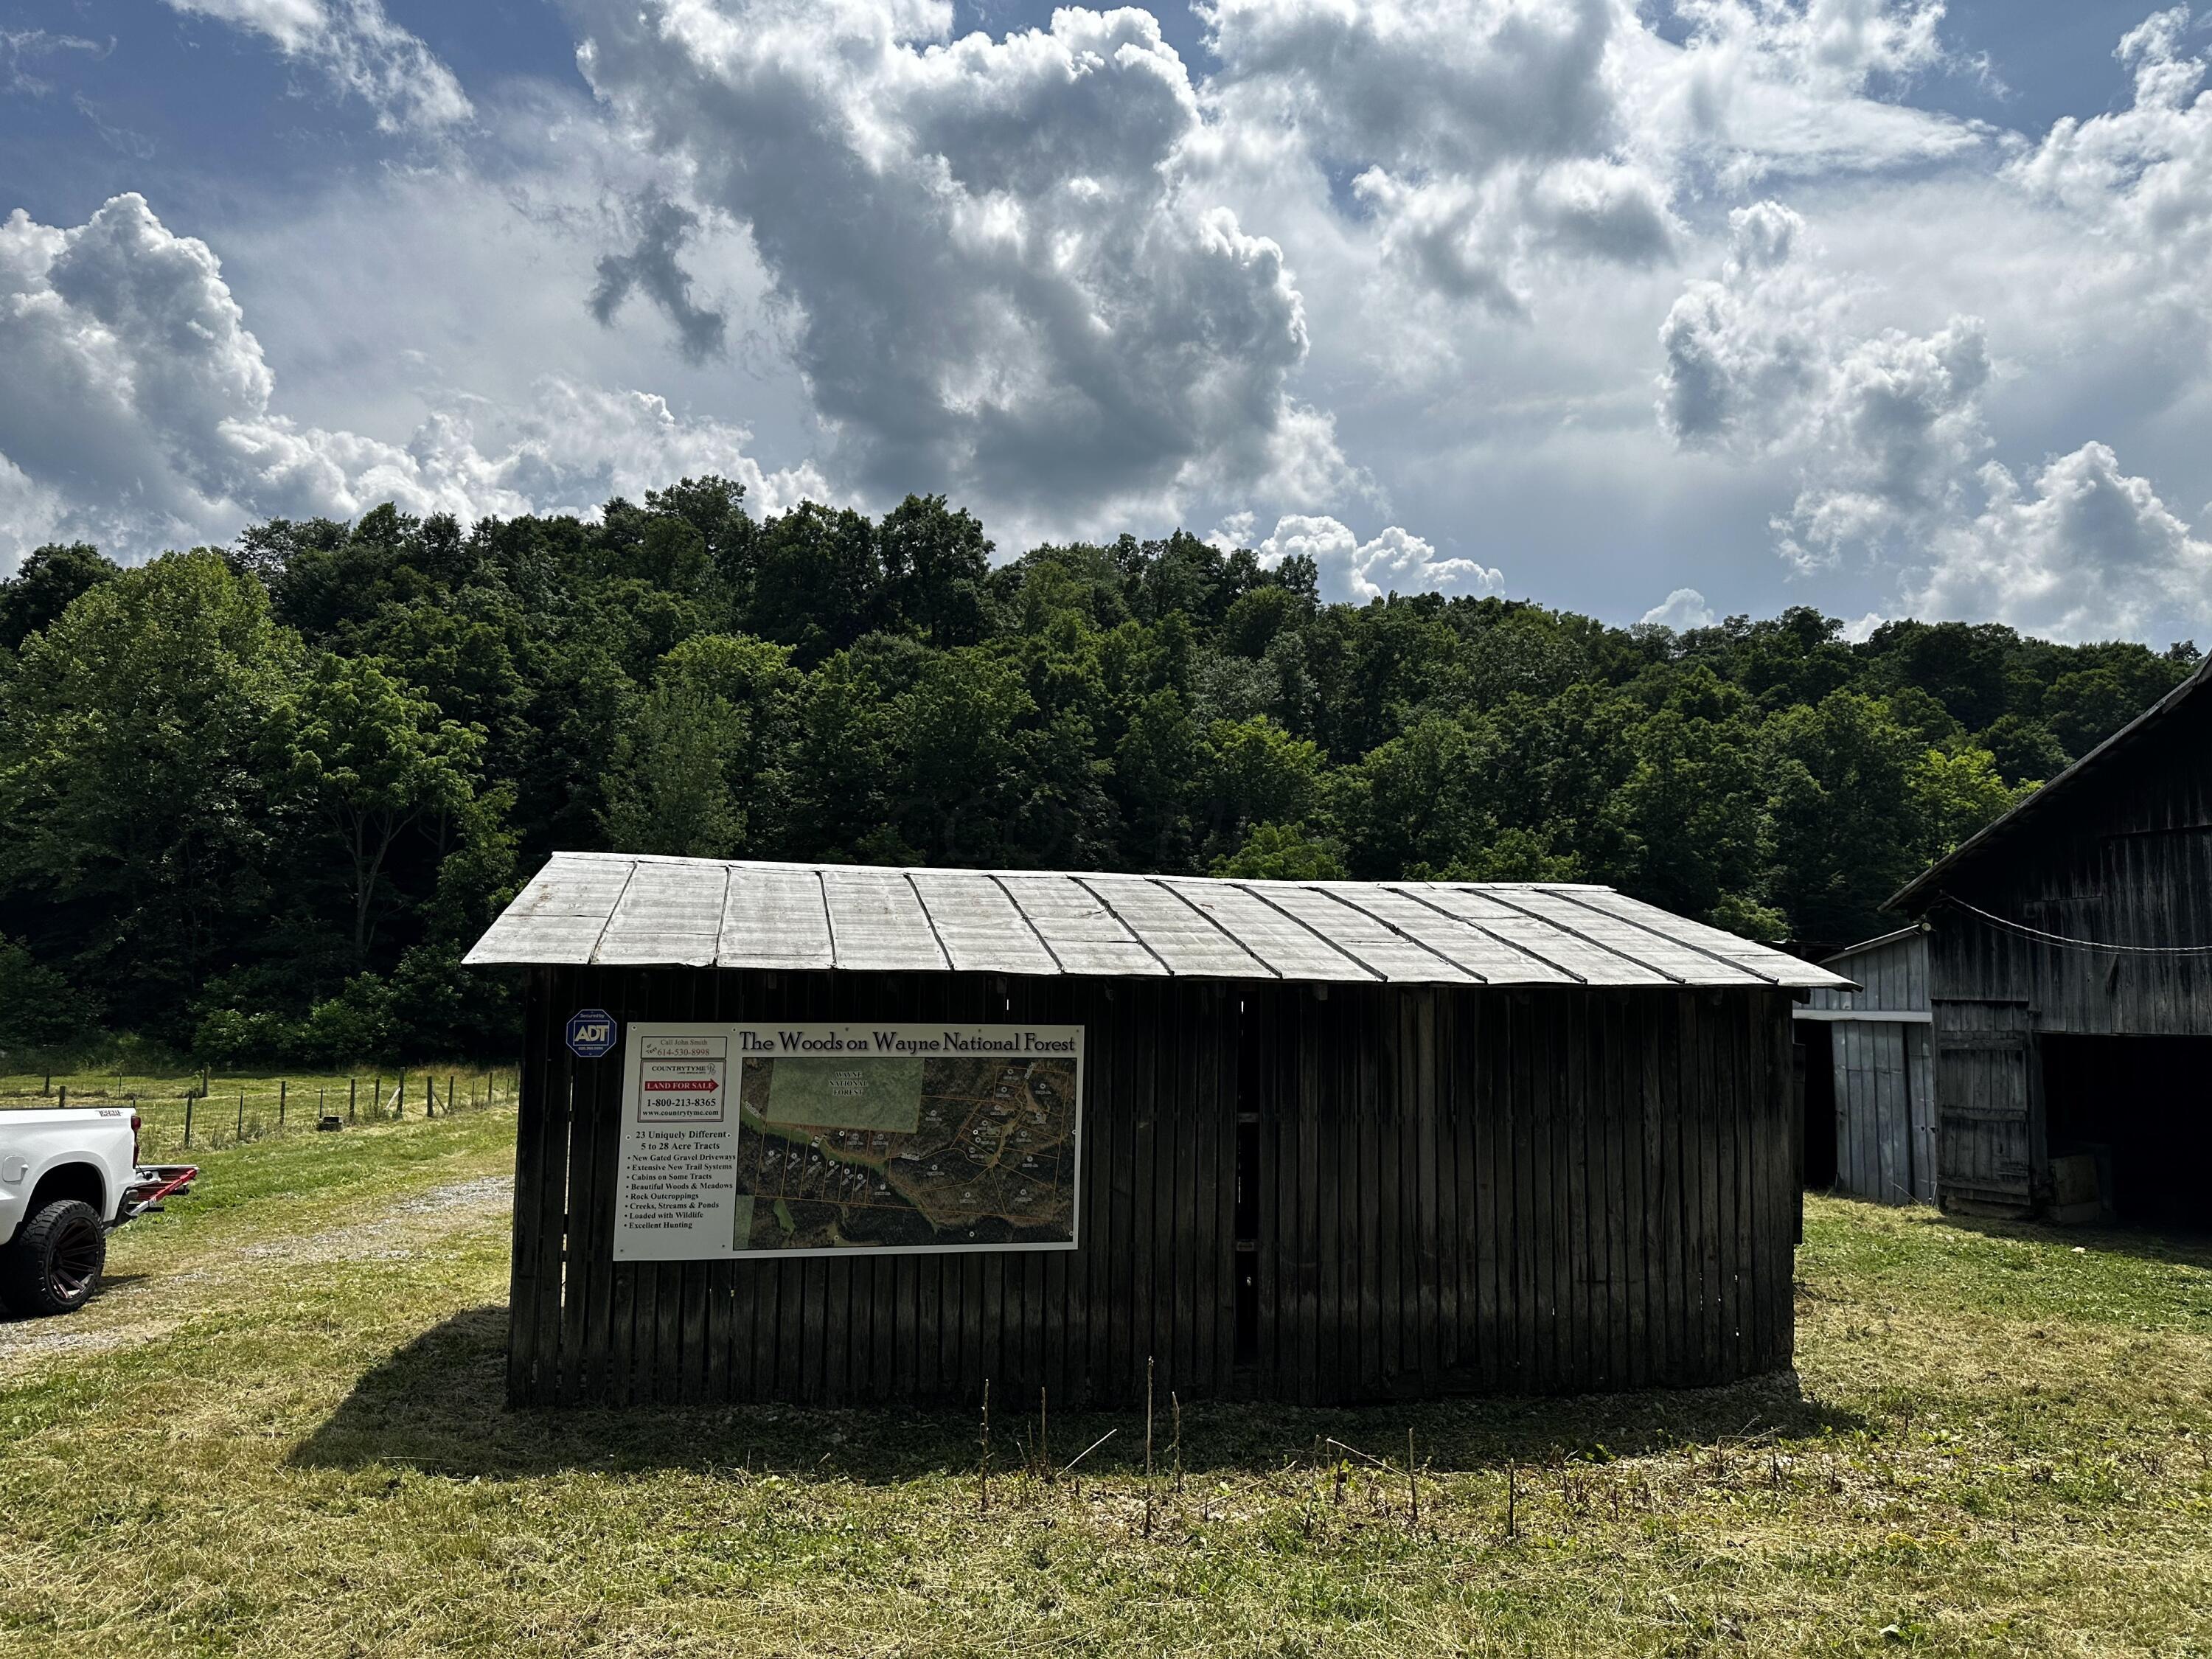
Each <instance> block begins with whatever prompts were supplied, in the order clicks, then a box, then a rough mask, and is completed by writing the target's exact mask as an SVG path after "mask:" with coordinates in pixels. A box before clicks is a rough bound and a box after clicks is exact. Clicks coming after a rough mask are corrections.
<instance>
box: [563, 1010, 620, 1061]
mask: <svg viewBox="0 0 2212 1659" xmlns="http://www.w3.org/2000/svg"><path fill="white" fill-rule="evenodd" d="M614 1046H615V1017H614V1016H613V1015H612V1014H611V1013H609V1012H607V1011H606V1010H605V1009H604V1008H585V1009H581V1010H580V1011H578V1012H575V1013H573V1014H571V1015H569V1016H568V1052H569V1053H570V1054H574V1055H575V1056H576V1058H577V1059H579V1060H597V1059H598V1058H599V1056H600V1055H601V1054H605V1053H606V1051H607V1050H608V1049H610V1048H613V1047H614Z"/></svg>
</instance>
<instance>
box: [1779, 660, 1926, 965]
mask: <svg viewBox="0 0 2212 1659" xmlns="http://www.w3.org/2000/svg"><path fill="white" fill-rule="evenodd" d="M1765 750H1766V771H1767V787H1768V790H1769V811H1770V812H1771V817H1772V822H1773V826H1774V877H1773V884H1772V888H1771V892H1772V896H1773V899H1774V901H1775V902H1776V903H1777V904H1778V906H1779V907H1780V908H1781V909H1782V910H1783V911H1784V914H1785V915H1788V916H1789V917H1790V921H1791V923H1792V925H1793V926H1794V927H1795V928H1796V933H1797V935H1798V937H1800V938H1802V939H1808V940H1812V941H1817V942H1819V943H1820V944H1824V945H1844V944H1848V943H1850V942H1851V941H1853V940H1855V939H1863V938H1866V937H1867V936H1869V934H1872V933H1878V932H1880V931H1881V928H1882V926H1883V921H1884V918H1883V915H1882V913H1881V906H1882V903H1883V902H1884V901H1885V900H1887V898H1888V897H1889V896H1890V895H1891V894H1892V893H1893V892H1895V891H1896V890H1898V889H1899V887H1901V886H1903V885H1904V884H1905V881H1906V880H1907V879H1909V878H1911V876H1912V875H1913V874H1914V873H1915V872H1917V871H1918V870H1919V869H1920V868H1921V866H1922V863H1923V860H1922V857H1921V850H1922V848H1923V847H1924V846H1925V844H1926V835H1927V831H1926V829H1925V828H1924V826H1923V821H1922V818H1921V796H1920V794H1919V793H1918V792H1917V790H1916V788H1915V787H1914V777H1915V775H1916V772H1917V769H1918V768H1919V766H1920V763H1921V762H1922V759H1923V757H1924V755H1925V754H1926V752H1927V751H1926V750H1925V748H1924V747H1923V745H1922V744H1920V743H1919V742H1918V741H1917V739H1916V738H1914V736H1913V734H1912V733H1911V732H1908V731H1906V730H1905V728H1904V727H1903V726H1899V724H1898V723H1897V722H1896V721H1895V720H1893V719H1891V718H1890V714H1889V708H1888V706H1887V704H1886V703H1884V702H1881V700H1880V699H1878V698H1875V697H1869V696H1863V695H1862V694H1860V693H1858V692H1856V691H1838V692H1834V693H1832V694H1831V695H1830V696H1826V697H1824V698H1822V699H1821V700H1820V702H1819V703H1817V704H1815V705H1814V707H1812V708H1786V709H1784V710H1783V711H1782V712H1781V713H1779V714H1776V715H1774V716H1773V717H1772V718H1771V720H1769V721H1768V722H1767V725H1766V730H1765Z"/></svg>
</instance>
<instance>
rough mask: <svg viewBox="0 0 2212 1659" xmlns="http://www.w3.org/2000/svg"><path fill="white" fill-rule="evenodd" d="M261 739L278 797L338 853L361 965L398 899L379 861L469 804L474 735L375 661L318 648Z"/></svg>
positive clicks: (477, 740) (476, 746)
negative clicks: (315, 825)
mask: <svg viewBox="0 0 2212 1659" xmlns="http://www.w3.org/2000/svg"><path fill="white" fill-rule="evenodd" d="M265 743H266V747H267V753H268V754H269V756H270V760H271V762H272V763H273V769H274V770H275V772H276V776H277V778H278V779H279V784H278V787H279V788H280V789H281V790H282V791H283V794H284V796H285V798H286V799H289V801H292V802H295V803H297V804H298V805H300V806H301V807H302V808H303V809H304V810H305V811H307V814H308V815H309V816H310V817H313V818H314V819H315V820H317V821H319V823H321V824H322V825H323V826H324V828H325V830H326V832H327V833H328V834H329V836H331V840H332V841H333V842H334V843H335V844H336V845H337V848H338V850H339V853H340V854H341V856H342V857H343V860H344V865H343V869H344V872H345V890H346V898H347V902H348V908H349V912H350V915H349V921H350V922H351V924H352V927H351V933H352V941H353V959H354V961H355V963H356V964H358V965H364V966H365V965H366V964H367V963H368V957H369V951H370V947H371V945H373V944H374V941H375V938H376V932H377V928H378V927H379V926H380V924H381V923H382V922H383V921H385V919H386V917H387V915H389V914H390V913H391V911H392V909H393V908H396V907H397V905H398V903H399V902H401V901H400V900H399V899H398V896H396V895H394V894H393V893H392V891H391V883H390V880H389V874H388V871H387V867H386V866H387V865H388V863H389V861H390V860H391V857H392V848H393V847H394V846H395V845H396V844H397V843H398V841H399V839H400V837H401V836H404V835H406V834H408V833H409V832H410V830H413V829H416V828H417V827H418V826H420V825H422V823H424V821H425V820H426V819H429V820H438V819H442V818H444V817H448V816H450V815H451V814H453V813H456V812H459V811H461V810H462V809H463V808H464V807H465V806H466V805H468V803H469V801H470V799H471V797H472V796H473V795H474V793H475V787H474V778H473V775H472V774H473V769H474V766H475V763H476V759H477V755H478V753H479V751H480V750H482V748H483V734H482V733H481V732H477V731H474V730H472V729H471V728H470V727H467V726H461V725H459V723H457V722H456V721H453V720H447V719H445V718H444V717H443V715H442V714H441V713H440V712H439V709H438V707H437V705H436V704H435V703H433V702H429V701H428V699H426V698H423V697H421V696H416V695H415V694H414V693H413V692H411V691H410V690H409V689H408V688H407V687H406V686H405V685H404V684H402V683H401V682H400V681H399V680H398V679H397V678H394V677H393V676H392V675H390V674H388V673H386V672H385V671H384V670H383V669H382V668H381V667H380V666H378V665H377V664H376V663H375V662H374V661H372V660H369V659H363V658H357V657H339V656H331V655H328V654H325V655H323V656H321V657H319V658H318V659H317V660H316V662H315V665H314V668H313V672H311V673H310V674H308V675H307V677H306V678H304V679H303V680H302V681H301V683H300V684H299V686H298V688H297V689H296V690H295V691H294V692H293V693H292V695H291V696H289V697H288V698H286V699H285V700H283V702H280V703H279V704H278V705H277V707H276V709H275V710H274V711H273V712H272V717H271V719H270V722H269V726H268V730H267V735H266V738H265Z"/></svg>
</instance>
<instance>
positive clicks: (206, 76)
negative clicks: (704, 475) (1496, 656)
mask: <svg viewBox="0 0 2212 1659" xmlns="http://www.w3.org/2000/svg"><path fill="white" fill-rule="evenodd" d="M2208 21H2212V19H2208V18H2207V17H2204V16H2195V15H2191V13H2190V12H2189V10H2188V9H2187V8H2185V7H2173V8H2158V9H2153V8H2149V7H2147V6H2143V5H2141V4H2135V5H2101V4H2090V5H2083V4H2072V5H2057V4H2049V3H2033V4H2025V3H2007V4H1998V3H1992V0H1973V3H1966V0H1956V3H1951V4H1948V5H1942V4H1939V3H1936V0H1888V3H1885V0H1678V3H1674V4H1670V5H1667V6H1663V7H1655V6H1650V5H1646V6H1643V7H1641V8H1638V7H1636V6H1634V5H1632V4H1631V3H1628V0H1430V3H1424V4H1421V5H1419V6H1401V5H1395V4H1389V3H1377V0H1361V3H1358V4H1353V3H1348V0H1347V3H1328V4H1323V3H1322V0H1220V3H1218V4H1217V5H1215V6H1213V7H1212V8H1211V9H1209V10H1207V11H1206V12H1205V13H1203V14H1202V15H1201V14H1199V13H1194V11H1193V10H1192V9H1189V8H1188V7H1186V6H1181V5H1176V6H1166V7H1163V8H1162V9H1159V10H1158V12H1157V13H1156V14H1152V15H1146V14H1121V15H1117V16H1115V17H1110V18H1109V17H1103V16H1101V15H1097V14H1091V13H1085V12H1073V11H1071V12H1068V13H1066V14H1063V15H1060V18H1059V20H1058V21H1055V20H1054V13H1053V11H1052V9H1051V8H1049V7H1048V6H1042V5H1029V4H1024V5H1015V4H1012V3H1004V0H961V3H958V4H957V5H955V6H951V7H947V6H945V5H943V4H941V3H933V0H881V3H875V0H823V3H811V4H799V3H797V0H766V3H749V4H740V3H738V0H725V3H722V4H720V5H717V4H714V3H712V0H644V3H642V4H639V3H635V0H625V3H623V4H619V5H617V4H616V3H613V0H561V3H557V4H556V3H534V0H471V3H470V4H468V5H464V6H455V5H451V4H440V3H431V0H381V3H379V0H162V3H156V0H132V3H123V0H15V3H12V4H9V5H6V6H4V7H0V195H4V197H5V199H4V200H0V213H6V212H13V213H14V214H15V217H14V218H13V219H11V220H9V222H8V224H7V226H6V227H5V229H4V231H0V389H4V391H5V392H6V395H5V396H4V397H0V566H4V565H5V564H7V563H9V562H12V561H13V560H14V559H15V557H18V556H20V555H21V553H22V552H23V551H25V550H27V549H28V548H29V547H31V546H33V545H36V544H38V543H39V542H40V541H42V540H46V539H50V538H57V537H76V536H83V537H87V538H92V539H95V540H98V541H100V543H101V544H103V545H106V546H107V547H109V548H111V549H112V550H114V551H115V552H117V553H118V555H121V556H128V557H143V556H147V555H149V554H150V553H152V552H155V551H157V550H160V549H161V547H163V546H168V545H176V544H187V543H191V542H194V541H204V540H219V539H222V538H227V537H228V536H229V535H232V534H234V533H235V532H236V530H237V528H238V526H240V525H241V524H243V523H245V522H246V521H248V520H251V519H252V518H256V517H260V516H264V515H267V514H271V513H291V514H299V513H309V512H322V513H331V514H333V515H335V516H346V515H348V514H349V513H354V512H358V511H361V510H363V509H364V508H365V507H367V506H369V505H373V504H374V501H378V500H381V499H386V498H391V499H396V500H398V501H401V503H402V504H403V505H404V506H405V507H409V508H410V510H414V511H437V510H444V511H453V512H456V513H461V514H462V515H464V516H476V515H480V514H483V513H512V512H518V511H524V510H529V509H532V508H539V509H572V510H586V509H588V508H589V507H591V506H592V504H593V503H594V502H595V501H598V500H600V499H604V497H605V495H608V494H611V493H615V492H617V491H619V492H623V493H632V494H634V493H636V492H637V491H639V490H641V489H647V488H651V487H653V485H654V484H656V483H662V482H665V481H667V480H668V479H670V478H672V477H675V476H678V475H679V474H680V473H682V472H686V471H695V472H696V471H707V470H713V471H725V472H728V473H731V474H732V476H737V477H741V478H743V479H744V480H745V482H746V483H748V486H749V488H750V489H751V490H752V492H753V495H754V497H755V500H756V501H757V503H758V504H759V505H760V506H762V507H763V508H768V509H772V508H775V507H780V506H782V505H787V504H788V503H789V502H791V501H795V500H797V499H799V497H801V496H803V495H817V496H827V497H831V498H835V499H837V500H842V501H853V502H855V503H857V504H860V505H862V506H866V507H872V508H878V509H880V508H881V507H884V506H887V505H889V504H890V502H891V501H895V500H896V496H897V495H898V494H899V493H901V492H902V491H904V490H906V489H939V490H943V491H945V492H947V493H949V494H951V495H952V496H954V497H955V499H957V500H959V501H964V502H966V503H968V504H969V505H971V506H973V507H975V509H976V510H977V511H979V512H980V513H981V514H982V515H983V516H984V518H985V520H986V523H987V526H989V527H990V529H991V531H992V532H993V533H994V536H995V537H996V538H997V539H998V541H999V543H1000V549H1001V551H1002V552H1012V551H1016V550H1019V549H1020V548H1021V547H1023V546H1025V545H1029V544H1032V543H1034V542H1036V541H1037V540H1042V539H1048V538H1071V537H1079V536H1093V535H1109V534H1111V533H1114V532H1117V531H1119V530H1121V529H1123V528H1127V529H1131V530H1134V531H1137V532H1140V533H1159V532H1163V531H1164V530H1166V529H1168V528H1170V527H1171V526H1176V525H1182V526H1187V527H1188V528H1190V529H1192V530H1194V531H1195V532H1198V533H1200V534H1203V535H1210V536H1213V537H1216V538H1218V539H1220V540H1221V541H1223V542H1224V543H1225V544H1227V543H1231V542H1235V543H1242V544H1247V545H1251V546H1254V547H1256V548H1258V549H1259V550H1261V553H1262V556H1265V557H1268V558H1277V557H1280V556H1284V555H1285V554H1287V553H1290V552H1292V551H1308V552H1311V553H1313V554H1314V555H1315V556H1316V557H1317V558H1319V559H1320V560H1321V562H1322V568H1323V570H1324V573H1325V577H1326V580H1328V584H1329V586H1330V590H1331V592H1333V593H1334V594H1335V595H1336V596H1338V597H1344V598H1352V599H1359V598H1364V597H1367V596H1369V595H1371V594H1373V593H1375V592H1384V591H1389V590H1392V589H1396V590H1399V591H1407V590H1411V589H1416V588H1437V589H1441V590H1443V591H1446V592H1504V593H1507V594H1510V595H1514V596H1522V595H1526V596H1528V597H1532V598H1534V599H1538V600H1541V601H1542V602H1545V603H1547V604H1553V605H1566V606H1571V607H1573V608H1577V609H1580V610H1585V611H1592V612H1594V613H1595V614H1597V615H1599V616H1601V617H1605V618H1607V620H1610V621H1614V622H1633V621H1636V620H1638V618H1639V617H1645V616H1647V615H1650V616H1651V617H1653V618H1654V619H1656V620H1661V621H1665V622H1668V623H1674V624H1675V625H1677V626H1681V625H1690V624H1694V623H1697V622H1699V621H1700V620H1701V619H1703V618H1704V617H1707V616H1711V615H1720V614H1725V613H1729V612H1735V611H1752V612H1759V613H1764V612H1771V611H1774V610H1776V609H1778V608H1779V607H1781V606H1782V605H1788V604H1794V603H1808V604H1814V605H1820V606H1821V607H1822V608H1824V609H1826V611H1829V612H1830V613H1832V614H1834V615H1837V616H1839V617H1844V618H1845V619H1846V621H1847V622H1848V623H1850V624H1851V626H1852V627H1853V628H1855V629H1864V628H1867V627H1870V626H1872V625H1873V623H1875V621H1878V620H1879V619H1880V618H1881V617H1893V616H1899V615H1905V614H1920V615H1929V616H1936V615H1943V616H1959V617H1968V618H1971V619H1975V620H1980V619H1986V618H1997V619H2002V620H2005V621H2008V622H2012V623H2015V624H2017V625H2019V626H2021V627H2023V628H2026V629H2032V630H2035V631H2041V632H2045V633H2051V634H2056V635H2063V636H2067V637H2102V636H2108V635H2132V636H2137V637H2145V638H2151V639H2154V640H2158V641H2164V640H2166V639H2171V638H2176V637H2181V636H2185V635H2196V636H2197V637H2200V638H2203V639H2206V640H2212V446H2208V444H2207V442H2206V435H2207V433H2208V432H2212V284H2208V283H2205V281H2204V280H2203V270H2205V269H2207V268H2208V267H2207V256H2208V255H2212V98H2208V97H2207V96H2206V94H2205V91H2204V76H2203V69H2204V59H2205V58H2206V57H2207V55H2208V53H2212V28H2208V27H2207V24H2208Z"/></svg>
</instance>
